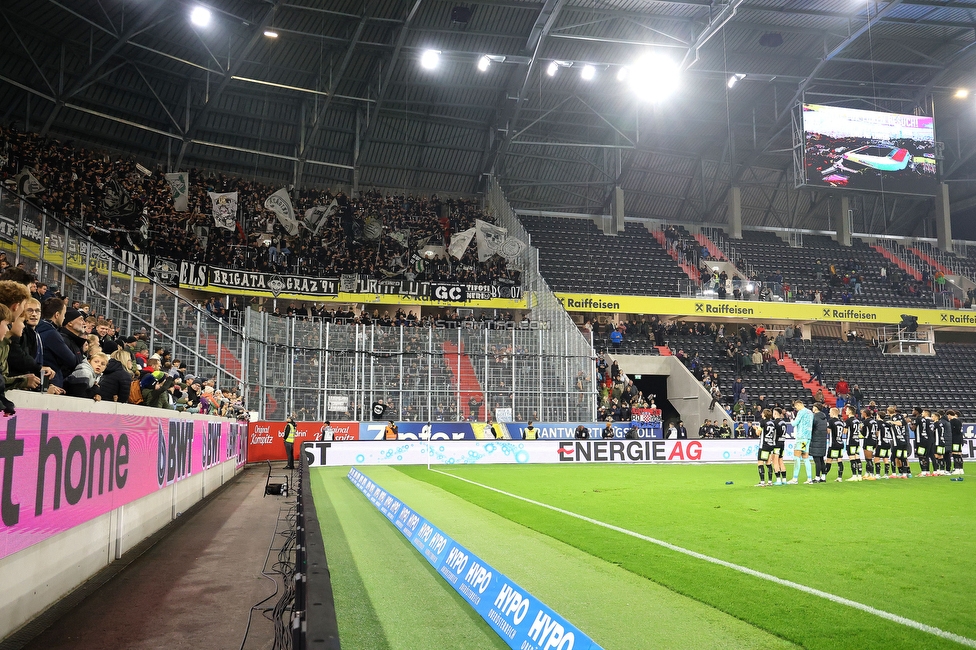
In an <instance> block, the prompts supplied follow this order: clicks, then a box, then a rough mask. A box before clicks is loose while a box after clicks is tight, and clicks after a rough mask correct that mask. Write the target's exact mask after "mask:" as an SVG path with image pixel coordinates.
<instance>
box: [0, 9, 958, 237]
mask: <svg viewBox="0 0 976 650" xmlns="http://www.w3.org/2000/svg"><path fill="white" fill-rule="evenodd" d="M197 7H202V8H204V9H205V10H206V12H205V13H207V15H209V22H207V24H206V25H203V24H194V22H193V21H192V20H191V14H192V12H193V11H194V9H195V8H197ZM197 18H198V19H200V20H198V22H201V23H202V22H204V21H203V20H202V18H201V17H200V16H197ZM0 33H2V34H3V36H4V37H3V38H2V40H0V111H2V113H3V115H4V119H5V121H7V122H10V121H17V122H18V123H19V124H20V125H25V124H26V126H27V127H28V128H30V129H33V130H39V131H42V132H44V133H46V134H49V135H51V136H54V137H59V138H62V139H72V140H75V141H78V142H84V143H86V144H90V145H95V146H99V147H105V148H108V149H110V150H115V151H119V152H125V153H129V154H132V155H135V156H138V157H139V158H140V159H143V160H146V161H149V162H154V163H156V164H158V165H162V166H168V167H170V168H176V167H178V166H179V167H182V168H188V167H200V168H210V169H219V170H222V171H227V172H230V173H235V174H242V175H246V176H249V177H256V178H261V179H266V180H272V181H275V182H281V183H296V184H300V185H308V184H315V185H325V186H333V187H335V186H344V187H347V188H348V187H350V186H354V185H355V186H358V187H360V188H367V187H374V186H375V187H379V188H384V189H390V190H403V191H414V192H438V191H439V192H452V193H461V194H475V193H477V192H479V191H481V190H482V189H483V187H484V178H485V175H486V174H489V173H494V174H496V175H497V176H498V177H499V178H500V179H501V182H502V184H503V187H505V189H506V191H507V193H508V195H509V197H510V199H511V202H512V203H513V205H514V206H515V207H517V208H520V209H526V210H558V211H569V212H580V213H590V214H603V213H606V212H607V211H608V206H609V197H610V195H611V192H612V188H613V186H614V185H620V186H621V187H622V188H623V190H624V196H625V201H626V213H627V215H628V216H637V217H646V218H659V219H668V220H682V221H712V222H722V221H724V220H725V219H726V215H725V212H726V206H727V196H728V192H729V188H730V187H731V186H732V185H733V184H735V185H737V186H739V187H740V188H741V189H742V203H743V218H744V223H745V224H747V225H769V226H777V225H778V226H784V227H827V226H828V225H829V224H830V223H831V219H832V217H831V215H830V214H829V212H828V206H829V202H828V201H824V200H822V196H820V195H818V194H817V193H811V192H809V191H806V190H795V189H794V179H793V177H792V174H793V171H792V159H791V153H790V149H791V146H792V143H791V131H790V109H791V106H793V105H795V103H796V102H797V101H799V100H801V99H806V101H809V102H813V103H832V104H838V103H839V104H843V105H845V106H848V107H853V108H866V109H882V110H890V111H898V112H904V113H912V112H919V113H922V112H924V113H925V114H931V112H932V111H933V109H934V111H935V115H936V120H937V128H938V136H939V137H938V139H939V140H940V141H941V142H943V143H944V160H943V165H942V171H943V178H944V179H945V180H947V181H949V182H950V191H951V197H952V201H953V205H954V207H959V208H972V207H973V206H976V183H973V182H972V181H971V180H970V179H971V178H972V177H973V171H974V169H976V115H974V113H976V105H974V101H973V97H976V73H974V70H976V40H974V37H976V0H945V1H942V0H890V1H888V2H852V1H847V0H843V1H841V0H808V1H805V2H796V1H795V0H729V1H728V2H725V3H721V2H716V3H708V2H706V1H705V0H669V1H667V2H664V1H646V0H641V1H637V0H601V1H595V0H544V1H541V2H538V1H537V2H522V1H520V0H477V1H473V2H472V1H461V0H454V1H446V0H402V1H397V0H376V1H367V2H362V1H359V0H290V1H285V0H274V1H270V2H269V1H251V0H208V1H207V2H201V3H196V2H192V1H190V0H186V1H184V0H177V1H173V0H141V1H140V2H131V1H129V2H123V1H122V0H5V1H4V2H3V3H2V5H0ZM427 50H433V51H436V52H437V56H436V58H437V59H438V60H437V63H436V66H435V67H432V68H430V69H428V68H425V67H423V66H422V65H421V59H422V55H423V54H424V52H425V51H427ZM644 55H654V56H656V57H659V61H658V63H657V64H655V68H654V70H657V71H659V70H661V69H663V67H664V64H663V63H661V61H662V60H667V61H670V62H672V63H673V64H674V65H675V66H677V67H678V69H679V70H680V74H679V77H678V78H679V81H678V87H677V90H676V91H675V92H673V93H672V94H671V95H668V96H664V95H660V96H652V97H650V98H647V97H645V98H643V99H639V98H638V96H637V94H636V93H635V92H634V90H633V88H632V87H631V86H632V84H629V83H627V82H626V81H621V80H620V79H618V76H619V75H620V74H621V70H622V69H624V68H628V69H629V72H630V74H632V75H633V74H635V70H636V67H634V66H635V62H637V61H638V60H639V59H640V58H641V57H642V56H644ZM431 56H433V55H431ZM662 57H663V58H662ZM586 77H589V78H586ZM637 85H638V87H639V88H640V90H642V91H648V90H649V88H650V86H649V82H642V83H640V84H637ZM959 87H964V88H969V89H971V90H973V91H974V93H973V95H971V96H970V98H968V99H966V100H962V99H958V98H956V97H955V96H954V93H955V92H956V89H957V88H959ZM644 94H645V95H647V94H650V95H653V93H647V92H645V93H644ZM855 203H856V205H858V206H860V207H859V208H858V209H860V210H863V212H864V214H868V213H870V215H871V220H872V222H874V223H875V227H876V228H877V227H878V224H879V223H880V224H881V225H882V226H883V227H884V228H897V229H898V230H899V231H902V232H906V233H908V232H915V231H917V230H918V228H919V227H920V224H921V223H922V222H923V221H924V218H925V216H926V215H927V213H928V211H930V207H931V201H928V202H926V201H900V202H898V201H884V200H882V201H881V203H882V204H883V206H882V207H881V208H878V207H877V205H876V203H877V201H875V200H874V198H873V197H866V198H859V199H857V200H856V201H855ZM926 206H928V208H927V207H926ZM879 209H880V210H881V215H882V216H880V217H877V218H876V215H877V213H878V211H879ZM834 216H836V215H834ZM864 223H865V224H866V223H867V220H866V218H865V221H864ZM892 232H894V231H892Z"/></svg>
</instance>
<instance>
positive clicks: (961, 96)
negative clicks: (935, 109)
mask: <svg viewBox="0 0 976 650" xmlns="http://www.w3.org/2000/svg"><path fill="white" fill-rule="evenodd" d="M967 97H969V91H968V90H966V89H965V88H960V89H959V90H957V91H956V98H957V99H966V98H967Z"/></svg>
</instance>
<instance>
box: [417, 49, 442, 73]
mask: <svg viewBox="0 0 976 650" xmlns="http://www.w3.org/2000/svg"><path fill="white" fill-rule="evenodd" d="M440 62H441V51H440V50H424V53H423V54H422V55H421V56H420V65H422V66H423V67H424V68H426V69H427V70H433V69H434V68H436V67H437V66H438V65H440Z"/></svg>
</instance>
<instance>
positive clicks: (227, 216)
mask: <svg viewBox="0 0 976 650" xmlns="http://www.w3.org/2000/svg"><path fill="white" fill-rule="evenodd" d="M207 194H209V195H210V203H211V204H212V206H213V220H214V225H215V226H217V227H218V228H223V229H225V230H234V229H236V228H237V192H223V193H218V192H207Z"/></svg>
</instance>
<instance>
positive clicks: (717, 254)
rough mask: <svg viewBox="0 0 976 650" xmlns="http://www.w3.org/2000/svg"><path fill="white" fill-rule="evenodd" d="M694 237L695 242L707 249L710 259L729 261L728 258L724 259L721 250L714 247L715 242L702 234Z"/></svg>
mask: <svg viewBox="0 0 976 650" xmlns="http://www.w3.org/2000/svg"><path fill="white" fill-rule="evenodd" d="M694 237H695V241H697V242H698V243H699V244H701V245H702V246H704V247H705V248H707V249H708V253H709V255H711V256H712V259H714V260H719V261H722V262H727V261H729V260H728V258H727V257H725V253H723V252H722V249H720V248H719V247H718V246H716V245H715V242H713V241H712V240H711V239H709V238H708V237H707V236H705V234H704V233H697V234H696V235H695V236H694Z"/></svg>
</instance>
